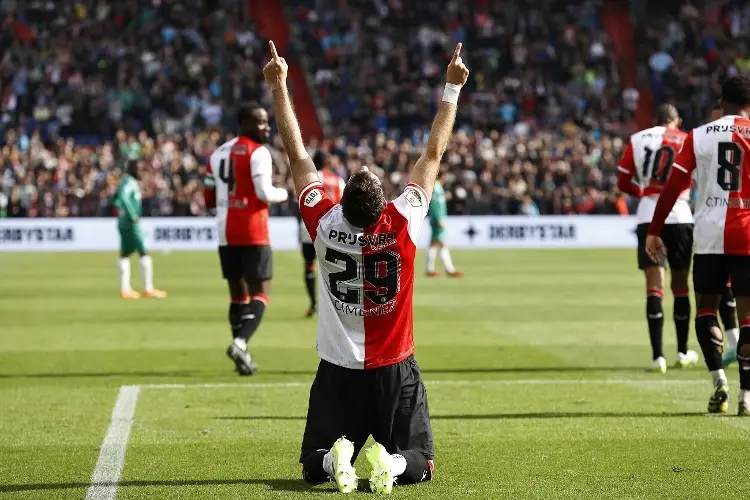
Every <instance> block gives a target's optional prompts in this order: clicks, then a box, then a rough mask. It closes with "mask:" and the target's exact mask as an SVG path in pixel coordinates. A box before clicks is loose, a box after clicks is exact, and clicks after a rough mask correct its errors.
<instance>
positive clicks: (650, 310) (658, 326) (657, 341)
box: [646, 291, 664, 359]
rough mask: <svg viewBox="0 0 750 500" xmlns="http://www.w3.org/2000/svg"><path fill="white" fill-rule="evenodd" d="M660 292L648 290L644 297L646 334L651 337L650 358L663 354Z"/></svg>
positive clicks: (662, 312) (662, 317)
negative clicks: (646, 323)
mask: <svg viewBox="0 0 750 500" xmlns="http://www.w3.org/2000/svg"><path fill="white" fill-rule="evenodd" d="M661 298H662V295H661V292H659V293H658V294H657V293H656V292H652V291H649V295H648V297H646V319H647V320H648V336H649V338H650V339H651V354H652V356H653V357H652V359H656V358H658V357H661V356H664V353H663V352H662V346H661V337H662V332H663V331H664V311H663V310H662V308H661V300H662V299H661Z"/></svg>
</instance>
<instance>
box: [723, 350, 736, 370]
mask: <svg viewBox="0 0 750 500" xmlns="http://www.w3.org/2000/svg"><path fill="white" fill-rule="evenodd" d="M721 361H722V362H723V363H724V368H726V367H727V366H729V365H731V364H732V363H736V362H737V349H727V352H725V353H724V357H723V358H722V359H721Z"/></svg>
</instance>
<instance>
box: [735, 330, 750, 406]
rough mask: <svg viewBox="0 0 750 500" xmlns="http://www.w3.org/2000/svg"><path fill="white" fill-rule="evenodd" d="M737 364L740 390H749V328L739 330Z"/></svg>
mask: <svg viewBox="0 0 750 500" xmlns="http://www.w3.org/2000/svg"><path fill="white" fill-rule="evenodd" d="M737 363H738V364H739V365H740V389H744V390H746V391H747V390H750V326H743V327H742V328H740V340H739V341H738V342H737Z"/></svg>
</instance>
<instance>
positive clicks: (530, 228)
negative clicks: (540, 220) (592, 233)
mask: <svg viewBox="0 0 750 500" xmlns="http://www.w3.org/2000/svg"><path fill="white" fill-rule="evenodd" d="M489 229H490V239H491V240H524V239H527V238H532V239H538V240H544V239H552V240H574V239H575V238H576V228H575V226H574V225H573V224H503V225H492V226H490V228H489Z"/></svg>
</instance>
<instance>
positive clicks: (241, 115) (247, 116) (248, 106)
mask: <svg viewBox="0 0 750 500" xmlns="http://www.w3.org/2000/svg"><path fill="white" fill-rule="evenodd" d="M258 109H263V106H261V105H260V104H258V103H257V102H255V101H250V102H247V103H245V104H241V105H240V107H239V109H238V110H237V124H238V125H239V126H242V125H244V124H246V123H247V122H249V121H251V120H254V119H255V118H254V117H253V113H254V112H255V111H256V110H258Z"/></svg>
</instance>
